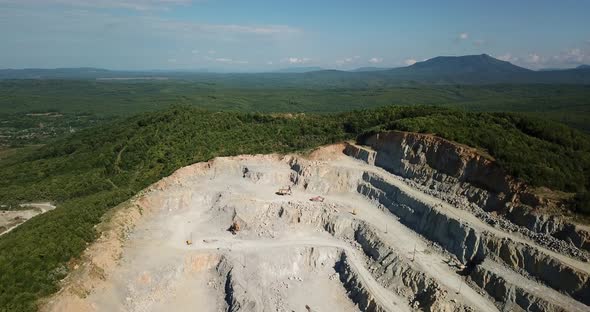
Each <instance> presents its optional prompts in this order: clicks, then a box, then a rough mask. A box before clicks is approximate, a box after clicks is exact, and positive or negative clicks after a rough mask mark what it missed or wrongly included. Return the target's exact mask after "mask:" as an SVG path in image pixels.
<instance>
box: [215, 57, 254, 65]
mask: <svg viewBox="0 0 590 312" xmlns="http://www.w3.org/2000/svg"><path fill="white" fill-rule="evenodd" d="M213 61H215V62H217V63H225V64H248V61H242V60H234V59H231V58H226V57H218V58H214V59H213Z"/></svg>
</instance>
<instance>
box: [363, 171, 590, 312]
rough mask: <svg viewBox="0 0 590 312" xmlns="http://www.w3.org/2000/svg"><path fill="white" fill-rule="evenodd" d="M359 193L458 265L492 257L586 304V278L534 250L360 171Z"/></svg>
mask: <svg viewBox="0 0 590 312" xmlns="http://www.w3.org/2000/svg"><path fill="white" fill-rule="evenodd" d="M363 180H364V181H365V182H366V183H363V184H360V185H359V187H358V192H359V193H361V194H363V195H365V196H367V197H368V198H370V199H373V200H377V201H378V202H379V203H380V204H381V205H383V206H384V207H386V208H387V209H389V211H391V212H392V213H393V214H394V215H396V216H397V217H399V218H400V222H402V223H403V224H405V225H406V226H408V227H409V228H411V229H412V230H414V231H416V232H417V233H419V234H421V235H423V236H424V237H425V238H427V239H429V240H431V241H434V242H436V243H438V244H439V245H440V246H442V247H443V248H444V249H446V250H447V251H448V252H450V253H452V254H454V255H455V256H456V257H457V259H459V261H461V262H462V263H467V262H468V261H469V260H471V259H474V258H485V257H493V258H496V259H498V260H500V261H502V262H503V263H505V264H506V265H507V266H509V267H510V268H512V269H514V270H516V271H524V272H526V274H529V275H531V276H533V277H535V278H537V279H539V280H541V281H543V282H544V283H546V284H547V285H548V286H550V287H552V288H554V289H556V290H558V291H562V292H565V293H567V294H569V295H570V296H572V297H573V298H576V299H577V300H580V301H581V302H583V303H585V304H590V280H589V279H590V277H589V276H588V274H587V273H586V272H583V271H580V270H578V269H576V268H574V267H572V266H570V265H568V264H566V263H564V262H562V261H560V260H558V259H556V258H555V257H554V256H552V255H550V254H549V253H548V252H547V251H544V250H542V249H540V248H538V247H535V246H531V245H529V244H526V243H523V242H521V241H518V240H512V239H508V238H504V237H499V236H497V235H495V234H493V233H491V232H489V231H485V230H482V229H481V228H477V227H474V226H472V225H471V224H469V223H467V222H464V221H462V220H461V217H460V216H458V215H455V214H453V213H451V212H444V210H443V207H442V206H437V205H433V204H430V203H426V202H424V201H421V200H419V199H417V198H415V197H413V196H412V194H409V193H407V192H405V191H403V190H401V189H400V188H399V187H398V186H396V185H395V184H394V183H390V182H389V181H387V180H385V179H383V178H382V177H380V176H378V175H375V174H373V173H365V174H364V175H363Z"/></svg>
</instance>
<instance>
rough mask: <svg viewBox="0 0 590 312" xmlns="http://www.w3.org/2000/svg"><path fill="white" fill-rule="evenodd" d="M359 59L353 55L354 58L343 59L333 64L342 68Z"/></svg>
mask: <svg viewBox="0 0 590 312" xmlns="http://www.w3.org/2000/svg"><path fill="white" fill-rule="evenodd" d="M360 58H361V57H360V56H358V55H355V56H351V57H345V58H342V59H339V60H336V62H335V63H336V65H338V66H344V65H348V64H353V63H356V62H357V61H358V60H359V59H360Z"/></svg>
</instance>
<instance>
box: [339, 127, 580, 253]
mask: <svg viewBox="0 0 590 312" xmlns="http://www.w3.org/2000/svg"><path fill="white" fill-rule="evenodd" d="M359 143H360V144H363V145H365V146H368V147H370V148H365V147H359V146H356V145H352V144H349V145H348V146H347V147H346V150H345V153H346V154H348V155H349V156H353V157H355V158H358V159H361V160H363V161H365V162H367V163H368V164H371V165H375V166H378V167H381V168H383V169H385V170H387V171H389V172H391V173H393V174H396V175H399V176H401V177H404V178H406V179H409V180H411V181H413V182H415V183H417V184H418V185H421V186H422V187H423V188H425V189H428V190H430V192H431V193H436V194H441V195H442V196H441V197H445V199H446V200H447V201H450V202H451V203H452V204H454V205H457V206H462V207H465V208H467V207H468V206H470V205H475V206H477V207H479V208H481V209H483V210H484V211H485V212H495V213H498V214H500V215H502V216H504V218H505V219H506V220H508V221H510V222H512V223H513V224H515V225H517V226H522V227H525V228H526V229H528V230H530V231H532V232H534V233H539V234H547V235H550V236H552V237H553V238H557V239H559V240H563V241H565V242H566V243H568V244H570V243H571V244H573V245H574V246H576V247H577V248H580V249H583V250H586V251H590V233H589V231H588V230H587V229H586V228H584V227H583V226H580V225H577V224H575V223H572V222H570V221H567V220H565V219H563V218H560V217H556V216H552V215H548V214H544V213H543V210H544V208H545V207H546V206H547V205H548V204H555V203H550V202H549V201H548V200H545V199H542V198H539V196H537V195H535V194H534V193H533V192H532V190H531V188H529V187H528V186H527V185H526V184H525V183H522V182H521V181H518V180H517V179H515V178H514V177H512V176H510V175H508V174H507V173H506V172H505V171H504V170H503V169H502V168H501V167H500V166H499V165H498V164H497V163H496V162H495V161H494V160H493V159H491V157H487V156H485V155H483V154H482V153H480V152H478V151H477V150H475V149H473V148H470V147H467V146H463V145H460V144H458V143H454V142H451V141H448V140H445V139H442V138H439V137H435V136H432V135H427V134H418V133H409V132H400V131H391V132H384V133H377V134H374V135H372V136H369V137H366V138H364V139H363V140H362V142H359Z"/></svg>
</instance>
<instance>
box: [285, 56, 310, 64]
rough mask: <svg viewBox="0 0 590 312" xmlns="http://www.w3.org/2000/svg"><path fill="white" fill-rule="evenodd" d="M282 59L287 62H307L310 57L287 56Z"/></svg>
mask: <svg viewBox="0 0 590 312" xmlns="http://www.w3.org/2000/svg"><path fill="white" fill-rule="evenodd" d="M283 61H284V62H287V63H289V64H307V63H309V62H310V61H311V59H310V58H307V57H288V58H286V59H285V60H283Z"/></svg>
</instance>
